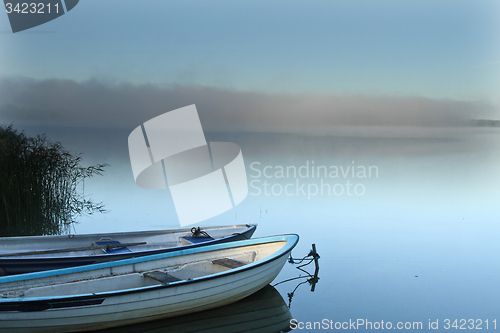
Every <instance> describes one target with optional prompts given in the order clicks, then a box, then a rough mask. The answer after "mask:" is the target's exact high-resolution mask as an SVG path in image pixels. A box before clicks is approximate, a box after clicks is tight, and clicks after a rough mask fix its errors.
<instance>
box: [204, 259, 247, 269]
mask: <svg viewBox="0 0 500 333" xmlns="http://www.w3.org/2000/svg"><path fill="white" fill-rule="evenodd" d="M212 264H216V265H221V266H224V267H228V268H238V267H241V266H245V265H246V264H248V263H247V262H243V261H239V260H235V259H230V258H222V259H215V260H212Z"/></svg>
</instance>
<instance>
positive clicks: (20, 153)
mask: <svg viewBox="0 0 500 333" xmlns="http://www.w3.org/2000/svg"><path fill="white" fill-rule="evenodd" d="M80 163H81V154H75V153H70V152H69V151H66V150H65V149H64V148H63V147H62V145H61V144H60V143H59V142H56V143H54V142H51V141H49V140H48V139H47V138H46V137H45V136H44V135H38V136H36V137H29V136H27V135H26V134H24V132H18V131H17V130H15V129H13V127H12V125H10V126H5V125H0V235H1V236H29V235H54V234H61V233H63V232H66V231H68V230H69V227H70V226H71V224H73V223H75V222H76V218H77V217H78V216H80V215H82V214H88V215H90V214H93V213H95V212H101V213H104V212H106V210H105V209H104V205H103V204H102V203H94V202H93V201H92V200H90V199H88V198H86V197H85V195H84V188H85V187H84V186H85V179H87V178H90V177H92V176H94V175H102V172H103V171H104V168H105V167H106V166H107V165H106V164H98V165H93V166H89V167H82V166H81V165H80Z"/></svg>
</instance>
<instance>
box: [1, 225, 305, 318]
mask: <svg viewBox="0 0 500 333" xmlns="http://www.w3.org/2000/svg"><path fill="white" fill-rule="evenodd" d="M280 241H286V244H285V245H284V246H283V247H281V248H280V249H279V250H277V251H276V252H274V253H273V254H271V255H269V256H267V257H265V258H263V259H261V260H258V261H255V262H253V263H249V264H247V265H245V266H241V267H237V268H234V269H230V270H227V271H224V272H219V273H213V274H209V275H206V276H201V277H195V278H193V279H191V280H187V279H185V280H180V281H175V282H171V283H168V284H160V285H152V286H144V287H138V288H129V289H121V290H115V291H105V292H98V293H91V294H78V295H64V296H43V297H28V298H22V297H21V298H20V297H12V298H10V297H8V298H0V307H1V306H3V305H4V306H6V305H8V306H15V305H17V304H25V303H28V302H45V303H47V302H48V303H51V302H59V301H67V300H72V301H76V300H87V299H93V298H103V297H109V296H118V295H123V294H134V293H138V292H147V291H151V290H157V289H164V288H170V287H178V286H181V285H186V284H191V283H197V282H203V281H207V280H211V279H215V278H219V277H223V276H229V275H232V274H237V273H240V272H242V271H247V270H249V269H252V268H255V267H259V266H262V265H265V264H267V263H270V262H272V261H275V260H278V259H279V258H281V257H282V256H284V255H287V254H288V253H289V252H290V251H291V250H292V249H293V248H294V247H295V246H296V245H297V243H298V241H299V235H297V234H286V235H276V236H270V237H260V238H252V239H248V240H242V241H237V242H231V243H221V244H213V245H207V246H204V247H201V248H189V249H183V250H178V251H173V252H167V253H160V254H153V255H150V256H143V257H137V258H130V259H122V260H117V261H111V262H105V263H98V264H91V265H86V266H78V267H69V268H62V269H56V270H49V271H42V272H33V273H26V274H21V275H9V276H3V277H0V285H1V284H2V283H9V282H15V281H25V280H32V279H37V278H44V277H50V276H57V275H65V274H72V273H78V272H85V271H91V270H96V269H101V268H111V267H117V266H124V265H129V264H135V263H139V262H144V261H149V260H157V259H165V258H170V257H177V256H182V255H186V254H195V253H200V252H212V251H217V250H225V249H231V248H237V247H243V246H251V245H260V244H267V243H275V242H280ZM241 242H244V243H245V244H239V243H241ZM186 252H187V253H186ZM92 266H93V267H92ZM97 266H98V267H97ZM61 271H64V272H62V273H61ZM2 280H6V281H2ZM0 312H2V310H1V308H0Z"/></svg>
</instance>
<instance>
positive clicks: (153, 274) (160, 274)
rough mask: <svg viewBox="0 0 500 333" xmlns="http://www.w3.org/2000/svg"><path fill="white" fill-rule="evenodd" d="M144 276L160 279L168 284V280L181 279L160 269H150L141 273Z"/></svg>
mask: <svg viewBox="0 0 500 333" xmlns="http://www.w3.org/2000/svg"><path fill="white" fill-rule="evenodd" d="M143 276H144V277H148V278H152V279H154V280H156V281H160V282H161V283H163V284H169V283H170V282H175V281H180V280H181V279H179V278H176V277H175V276H172V275H170V274H167V273H165V272H161V271H152V272H147V273H144V274H143Z"/></svg>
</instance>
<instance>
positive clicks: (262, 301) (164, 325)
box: [97, 285, 292, 333]
mask: <svg viewBox="0 0 500 333" xmlns="http://www.w3.org/2000/svg"><path fill="white" fill-rule="evenodd" d="M291 319H292V315H291V313H290V310H289V309H288V306H287V305H286V304H285V301H284V300H283V298H282V297H281V295H280V293H279V292H278V291H277V290H276V289H275V288H274V287H272V286H270V285H267V286H266V287H264V288H263V289H261V290H259V291H258V292H256V293H255V294H252V295H250V296H248V297H246V298H244V299H242V300H240V301H238V302H236V303H233V304H230V305H226V306H223V307H220V308H216V309H213V310H208V311H203V312H198V313H194V314H190V315H185V316H179V317H174V318H168V319H163V320H156V321H151V322H145V323H140V324H134V325H128V326H121V327H116V328H111V329H110V328H108V329H106V330H103V331H102V332H106V333H114V332H120V333H123V332H127V333H128V332H131V333H134V332H137V333H139V332H141V333H146V332H147V333H156V332H158V333H160V332H161V333H165V332H176V333H188V332H206V333H208V332H213V333H215V332H217V333H219V332H228V333H229V332H230V333H234V332H259V333H260V332H269V333H277V332H288V331H290V320H291ZM97 332H100V331H97Z"/></svg>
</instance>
